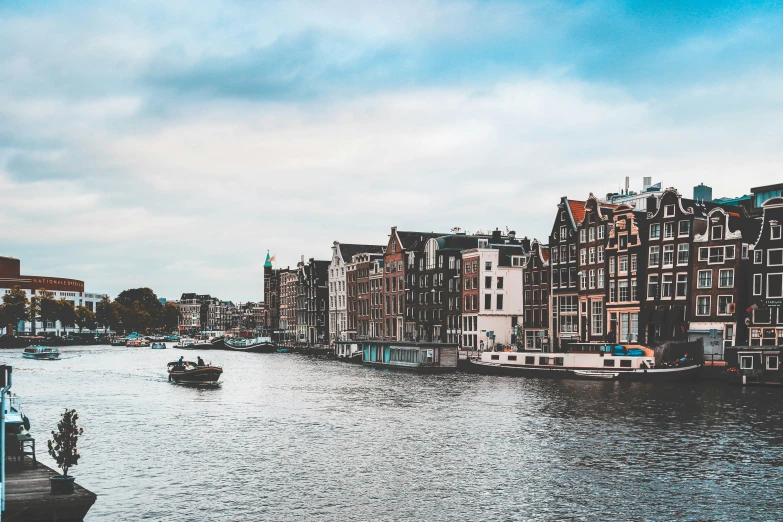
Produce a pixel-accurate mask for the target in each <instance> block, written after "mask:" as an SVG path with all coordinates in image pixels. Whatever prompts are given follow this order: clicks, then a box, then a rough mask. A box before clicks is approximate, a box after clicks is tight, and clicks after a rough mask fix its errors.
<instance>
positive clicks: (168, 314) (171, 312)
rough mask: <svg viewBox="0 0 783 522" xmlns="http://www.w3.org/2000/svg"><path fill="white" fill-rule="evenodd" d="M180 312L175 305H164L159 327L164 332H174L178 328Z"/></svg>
mask: <svg viewBox="0 0 783 522" xmlns="http://www.w3.org/2000/svg"><path fill="white" fill-rule="evenodd" d="M180 316H181V314H180V310H179V306H177V304H176V303H166V304H165V305H163V310H162V311H161V313H160V319H161V325H162V326H163V328H165V329H166V330H169V331H170V330H174V329H175V328H177V327H178V326H179V320H180Z"/></svg>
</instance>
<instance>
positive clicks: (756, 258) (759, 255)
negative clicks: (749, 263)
mask: <svg viewBox="0 0 783 522" xmlns="http://www.w3.org/2000/svg"><path fill="white" fill-rule="evenodd" d="M762 262H764V251H763V250H754V251H753V263H754V264H757V265H760V264H761V263H762Z"/></svg>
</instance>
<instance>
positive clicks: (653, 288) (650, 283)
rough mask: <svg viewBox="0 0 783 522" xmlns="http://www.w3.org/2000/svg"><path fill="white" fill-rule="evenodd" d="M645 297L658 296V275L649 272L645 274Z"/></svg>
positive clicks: (653, 297) (652, 297)
mask: <svg viewBox="0 0 783 522" xmlns="http://www.w3.org/2000/svg"><path fill="white" fill-rule="evenodd" d="M647 297H648V298H649V299H655V298H656V297H658V275H657V274H650V275H649V276H647Z"/></svg>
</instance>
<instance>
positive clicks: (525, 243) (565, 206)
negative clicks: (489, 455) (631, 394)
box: [265, 184, 783, 359]
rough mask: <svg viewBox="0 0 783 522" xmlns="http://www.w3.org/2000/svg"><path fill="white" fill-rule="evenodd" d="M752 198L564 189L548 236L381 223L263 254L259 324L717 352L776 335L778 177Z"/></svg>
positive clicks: (421, 339) (782, 215) (324, 338)
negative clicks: (279, 258)
mask: <svg viewBox="0 0 783 522" xmlns="http://www.w3.org/2000/svg"><path fill="white" fill-rule="evenodd" d="M696 188H697V189H699V188H700V187H696ZM752 194H753V195H752V196H744V197H741V198H734V199H732V200H717V201H711V198H708V199H704V198H701V199H697V198H694V199H687V198H684V197H682V195H681V194H680V193H679V192H678V191H677V190H676V189H674V188H669V189H665V190H660V189H658V190H654V191H653V190H651V191H649V195H646V196H645V195H644V194H642V197H638V196H637V197H635V198H603V199H599V198H597V197H595V196H594V195H592V194H590V195H589V197H587V198H586V199H584V200H572V199H569V198H567V197H563V198H561V200H560V202H559V203H558V204H557V211H556V214H555V219H554V223H553V225H552V229H551V232H550V234H549V236H548V237H547V238H545V239H528V238H527V237H524V238H518V237H517V235H516V234H515V233H514V232H513V231H509V232H507V233H503V232H501V231H499V230H495V231H494V232H491V233H487V234H484V233H477V234H467V233H464V232H461V231H459V230H454V231H452V232H415V231H401V230H398V229H397V228H396V227H392V228H391V230H390V233H389V236H388V240H387V242H386V244H377V245H366V244H349V243H341V242H338V241H335V242H334V243H333V245H332V255H331V259H330V260H324V261H317V260H314V259H310V260H309V261H308V262H307V263H305V261H304V258H303V259H302V261H301V262H300V263H299V264H298V266H297V267H296V268H285V269H274V268H273V267H272V265H271V263H270V262H269V260H267V263H266V266H265V302H266V303H267V308H268V312H267V325H266V326H267V327H268V328H269V329H270V330H272V331H274V332H276V333H277V334H278V336H279V337H280V340H281V342H286V343H292V344H293V343H305V344H322V345H328V344H332V343H334V342H336V341H345V340H394V341H409V342H417V343H450V344H457V345H459V346H460V347H462V348H464V349H482V348H489V347H505V346H517V347H520V348H527V349H542V350H545V351H548V350H557V349H560V348H561V347H563V346H564V345H565V344H567V343H569V342H575V341H618V342H623V343H640V344H645V345H649V346H653V345H656V344H659V343H662V342H665V341H669V340H696V339H697V338H702V339H703V340H704V344H705V351H706V355H707V357H708V358H710V357H712V358H716V359H720V358H721V357H722V354H723V350H724V348H725V347H728V346H746V345H751V346H753V345H779V344H783V317H780V314H779V311H780V307H781V304H783V238H782V237H781V226H782V225H783V197H782V196H783V184H781V185H774V186H768V187H759V188H756V189H752ZM618 199H619V201H618Z"/></svg>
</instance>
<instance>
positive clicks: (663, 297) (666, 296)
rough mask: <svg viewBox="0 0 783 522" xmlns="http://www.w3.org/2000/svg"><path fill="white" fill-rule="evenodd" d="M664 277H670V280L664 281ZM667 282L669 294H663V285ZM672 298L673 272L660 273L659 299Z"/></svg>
mask: <svg viewBox="0 0 783 522" xmlns="http://www.w3.org/2000/svg"><path fill="white" fill-rule="evenodd" d="M666 277H670V278H671V280H670V281H669V282H668V283H664V279H665V278H666ZM664 284H668V285H669V295H664V294H663V285H664ZM672 298H674V274H671V273H669V274H661V299H672Z"/></svg>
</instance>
